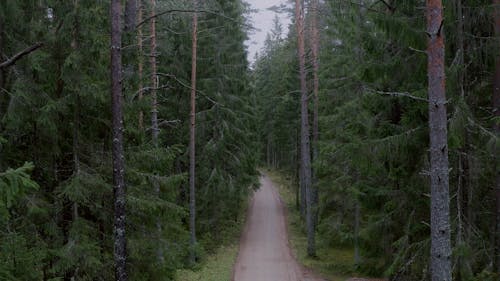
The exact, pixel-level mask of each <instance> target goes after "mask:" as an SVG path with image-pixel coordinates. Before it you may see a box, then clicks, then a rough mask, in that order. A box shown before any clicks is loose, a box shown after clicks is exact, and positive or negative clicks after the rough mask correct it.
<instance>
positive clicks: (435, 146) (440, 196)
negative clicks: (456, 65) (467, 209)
mask: <svg viewBox="0 0 500 281" xmlns="http://www.w3.org/2000/svg"><path fill="white" fill-rule="evenodd" d="M426 16H427V35H428V36H429V42H428V49H427V56H428V59H427V60H428V65H427V68H428V69H427V71H428V74H427V75H428V80H429V81H428V83H429V84H428V87H429V88H428V92H429V101H428V103H429V134H430V178H431V276H432V281H451V242H450V239H451V238H450V206H449V204H450V198H449V197H450V195H449V183H448V176H449V172H448V131H447V123H448V122H447V116H446V92H445V81H446V76H445V45H444V30H443V25H444V19H443V4H442V2H441V0H427V15H426Z"/></svg>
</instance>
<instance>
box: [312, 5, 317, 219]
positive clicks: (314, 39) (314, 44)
mask: <svg viewBox="0 0 500 281" xmlns="http://www.w3.org/2000/svg"><path fill="white" fill-rule="evenodd" d="M310 15H311V53H312V65H313V97H314V99H313V161H316V160H317V159H318V156H319V143H318V142H319V29H318V0H311V12H310ZM312 176H313V180H312V199H311V201H312V208H313V227H314V229H316V226H317V224H318V207H319V192H318V186H317V185H318V176H317V172H316V170H315V169H313V170H312Z"/></svg>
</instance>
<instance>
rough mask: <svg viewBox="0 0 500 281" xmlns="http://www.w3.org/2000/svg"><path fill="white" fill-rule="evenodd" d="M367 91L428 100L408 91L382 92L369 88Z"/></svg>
mask: <svg viewBox="0 0 500 281" xmlns="http://www.w3.org/2000/svg"><path fill="white" fill-rule="evenodd" d="M368 91H370V92H372V93H376V94H380V95H386V96H393V97H407V98H411V99H414V100H419V101H425V102H429V100H428V99H426V98H421V97H417V96H414V95H412V94H410V93H408V92H384V91H375V90H371V89H368Z"/></svg>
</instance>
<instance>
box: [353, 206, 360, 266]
mask: <svg viewBox="0 0 500 281" xmlns="http://www.w3.org/2000/svg"><path fill="white" fill-rule="evenodd" d="M360 213H361V206H360V205H359V201H358V200H357V199H356V202H355V206H354V264H355V265H356V266H358V265H360V264H361V254H360V253H359V224H360V219H361V217H360V216H361V214H360Z"/></svg>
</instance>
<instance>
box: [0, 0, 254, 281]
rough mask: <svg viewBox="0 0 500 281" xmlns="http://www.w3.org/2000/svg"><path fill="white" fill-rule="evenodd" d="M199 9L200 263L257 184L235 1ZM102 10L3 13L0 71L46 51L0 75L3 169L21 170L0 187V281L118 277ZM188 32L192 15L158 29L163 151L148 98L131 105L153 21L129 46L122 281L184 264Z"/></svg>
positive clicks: (146, 83)
mask: <svg viewBox="0 0 500 281" xmlns="http://www.w3.org/2000/svg"><path fill="white" fill-rule="evenodd" d="M157 2H158V3H157V4H158V5H157V11H156V12H159V11H164V10H170V9H191V7H190V3H189V2H188V1H187V2H183V3H181V2H182V1H168V0H167V1H164V0H162V1H160V0H158V1H157ZM143 4H144V5H143V8H144V11H143V12H144V16H143V18H145V17H146V15H150V14H151V12H152V11H151V9H150V6H149V1H143ZM205 5H206V6H205V7H203V8H204V9H207V10H212V11H214V12H215V13H214V14H209V13H207V14H205V13H202V14H200V22H201V23H202V24H201V26H200V34H202V35H203V36H200V37H201V41H202V42H200V56H199V57H200V63H199V65H198V69H199V75H198V76H199V79H200V80H199V83H198V88H199V90H200V91H199V93H198V99H197V102H198V113H197V117H198V120H199V121H200V122H199V123H198V126H197V133H198V137H197V156H198V158H197V179H196V181H197V193H198V209H197V212H198V221H197V224H198V225H197V229H198V230H199V234H198V236H199V237H200V239H199V240H200V244H199V245H198V248H199V251H200V256H201V257H203V256H206V253H210V252H212V251H213V250H214V249H215V248H217V247H218V246H219V245H221V243H222V242H223V241H224V239H225V237H224V236H225V233H226V229H228V228H232V227H233V226H234V225H235V224H238V223H239V222H240V219H239V217H238V215H239V210H240V209H241V206H243V205H244V204H245V202H246V200H247V197H248V195H249V194H250V191H251V189H252V187H253V186H255V185H256V184H257V172H256V170H255V167H256V166H257V165H256V163H257V159H258V158H257V155H256V153H255V151H256V150H257V149H258V147H257V145H258V144H257V141H256V139H257V135H256V134H255V130H254V128H255V127H256V121H257V119H256V117H255V108H254V105H253V100H254V97H253V96H252V93H251V90H250V79H249V72H248V66H247V63H246V53H245V46H244V40H245V39H246V33H245V30H246V27H245V18H244V13H245V12H246V9H247V7H246V5H245V4H244V3H243V2H242V1H240V0H225V1H222V0H218V1H215V0H213V1H206V2H205ZM108 9H109V5H108V4H107V3H106V2H103V1H98V2H95V1H91V0H79V1H53V0H49V1H41V2H40V1H32V0H30V1H11V0H8V1H1V3H0V26H1V29H0V58H1V59H0V61H3V60H4V58H7V57H10V56H12V55H13V54H15V53H17V52H19V51H20V50H22V49H24V48H26V47H27V46H28V45H29V44H31V43H33V42H43V43H44V47H43V48H41V49H39V50H37V51H36V52H33V53H31V54H29V55H27V56H25V57H23V58H22V59H20V60H19V61H17V62H16V64H15V66H13V67H10V68H8V69H6V70H5V71H4V70H2V73H1V74H0V91H1V92H2V95H0V112H1V116H0V132H1V136H2V138H1V139H0V143H1V150H2V151H1V154H2V157H1V159H0V167H20V166H21V168H19V169H16V170H12V169H9V170H7V171H6V172H5V173H2V174H1V175H0V227H1V230H0V247H1V248H2V251H1V253H0V279H2V280H4V279H5V280H70V279H72V278H75V279H76V280H112V279H113V276H114V273H113V220H112V218H113V214H114V208H113V200H112V199H113V189H112V186H113V185H112V170H111V166H112V165H111V164H112V163H111V161H112V160H111V139H110V138H111V137H110V134H111V130H110V127H111V122H110V119H111V113H110V95H109V87H110V83H109V34H108V33H109V31H108V30H109V11H108ZM220 15H224V16H225V17H222V16H220ZM228 19H231V20H228ZM190 26H191V14H189V13H167V14H165V15H163V16H161V17H159V18H158V19H157V41H158V46H159V47H158V50H157V51H158V53H157V54H155V55H156V56H157V60H158V68H159V69H158V72H159V73H161V75H159V76H158V79H159V80H160V85H161V86H164V87H162V89H159V90H158V91H157V94H158V110H159V112H158V116H159V123H160V136H159V143H158V146H154V145H153V144H152V141H151V137H150V133H151V130H150V127H151V125H150V122H149V120H150V111H151V99H150V96H149V93H148V92H147V91H145V92H144V93H143V94H144V96H143V98H142V99H141V100H139V99H138V93H139V91H138V90H139V89H138V86H139V82H142V86H143V87H145V88H148V87H150V83H151V73H150V72H151V71H150V70H151V67H150V64H149V57H150V46H149V43H150V41H149V40H147V39H146V38H149V36H150V29H149V28H150V27H149V22H148V23H146V24H144V25H142V26H141V28H142V32H143V36H144V37H143V38H141V40H142V41H143V50H142V52H139V50H138V49H137V44H136V42H137V41H136V40H137V37H136V35H137V32H134V33H133V34H125V35H124V40H123V45H124V48H123V64H124V74H125V75H124V78H125V79H124V81H123V87H124V103H125V104H124V107H123V110H124V125H125V131H124V138H125V157H126V163H127V167H126V171H125V172H126V185H127V191H128V193H127V220H128V224H127V237H128V246H129V247H128V252H129V259H128V262H129V265H128V268H129V271H130V280H173V278H174V273H175V272H176V270H177V269H179V268H183V267H186V266H187V265H188V263H187V261H188V249H189V248H188V247H189V246H188V245H189V243H188V241H189V235H188V221H187V219H188V213H189V211H188V192H187V177H188V162H189V161H188V150H187V143H188V140H189V135H188V128H189V115H188V114H189V100H188V94H187V93H188V92H189V90H190V89H189V88H187V87H186V85H189V84H190V83H189V82H190V81H189V79H190V71H191V70H190V68H191V50H190V49H191V35H190V34H191V33H190V32H189V28H190ZM205 35H209V36H205ZM205 58H210V59H208V60H205ZM139 62H142V64H143V65H142V66H143V71H142V77H140V75H139V71H138V64H139ZM139 80H141V81H139ZM139 112H142V113H143V114H144V126H143V128H140V127H139V126H138V119H139ZM25 162H32V163H33V165H30V164H26V165H24V166H23V163H25ZM1 169H4V168H1ZM30 173H31V177H30V176H29V175H30ZM25 269H26V270H25Z"/></svg>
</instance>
